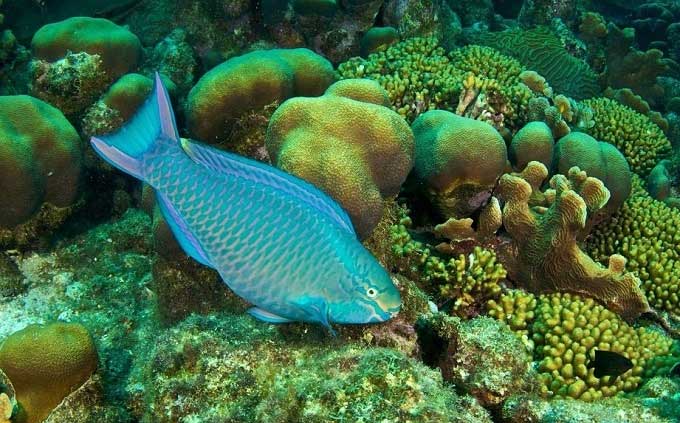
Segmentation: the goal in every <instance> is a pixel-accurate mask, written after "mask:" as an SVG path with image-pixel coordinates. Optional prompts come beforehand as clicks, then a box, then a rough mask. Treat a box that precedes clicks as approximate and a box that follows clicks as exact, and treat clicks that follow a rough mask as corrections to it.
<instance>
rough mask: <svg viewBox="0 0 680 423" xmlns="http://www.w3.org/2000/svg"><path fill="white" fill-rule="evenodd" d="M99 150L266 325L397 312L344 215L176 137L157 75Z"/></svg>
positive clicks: (255, 169) (305, 187)
mask: <svg viewBox="0 0 680 423" xmlns="http://www.w3.org/2000/svg"><path fill="white" fill-rule="evenodd" d="M91 143H92V146H93V147H94V149H95V150H96V151H97V152H98V153H99V154H100V155H101V156H102V157H103V158H105V159H106V160H107V161H108V162H110V163H111V164H113V165H114V166H116V167H118V168H119V169H121V170H123V171H125V172H127V173H129V174H131V175H133V176H135V177H137V178H139V179H141V180H143V181H145V182H146V183H148V184H149V185H151V187H153V188H154V190H155V191H156V196H157V199H158V204H159V207H160V209H161V212H162V213H163V215H164V217H165V219H166V221H167V222H168V224H169V225H170V228H171V229H172V231H173V234H174V235H175V237H176V238H177V240H178V241H179V243H180V245H181V246H182V248H183V249H184V251H186V252H187V253H188V254H189V255H190V256H192V257H194V258H195V259H196V260H198V261H199V262H201V263H203V264H205V265H207V266H210V267H212V268H214V269H216V270H217V271H218V272H219V273H220V275H221V277H222V278H223V280H224V281H225V283H226V284H227V285H228V286H229V287H230V288H231V289H232V290H233V291H234V292H235V293H236V294H237V295H239V296H240V297H242V298H244V299H245V300H247V301H249V302H250V303H252V304H253V305H254V306H255V308H253V309H251V310H250V312H251V314H253V315H254V316H255V317H258V318H260V319H262V320H266V321H269V322H274V323H280V322H288V321H305V322H318V323H321V324H323V325H325V326H327V327H330V323H372V322H382V321H385V320H388V319H389V318H391V317H392V316H394V315H395V314H396V313H397V312H398V310H399V308H400V305H401V299H400V296H399V292H398V290H397V289H396V288H395V287H394V285H393V283H392V281H391V278H390V277H389V274H388V273H387V272H386V271H385V269H383V268H382V266H380V264H379V263H378V262H377V261H376V260H375V258H374V257H373V256H372V255H371V254H370V253H369V252H368V251H367V250H366V249H365V248H364V247H363V245H361V243H360V242H359V241H358V240H357V238H356V235H355V233H354V230H353V227H352V224H351V221H350V220H349V217H348V216H347V214H346V213H345V211H344V210H343V209H342V208H341V207H340V206H339V205H338V204H337V203H335V202H334V201H333V200H332V199H331V198H330V197H328V196H327V195H325V194H324V193H323V192H321V191H320V190H318V189H316V188H315V187H313V186H312V185H311V184H309V183H307V182H305V181H303V180H301V179H299V178H296V177H294V176H292V175H289V174H287V173H285V172H283V171H280V170H278V169H276V168H273V167H271V166H267V165H265V164H262V163H259V162H256V161H253V160H249V159H246V158H244V157H241V156H238V155H235V154H230V153H226V152H222V151H219V150H216V149H213V148H210V147H207V146H204V145H201V144H199V143H196V142H194V141H189V140H183V139H180V137H179V135H178V133H177V129H176V126H175V122H174V115H173V113H172V108H171V105H170V102H169V100H168V96H167V92H166V91H165V89H164V87H163V85H162V83H161V82H160V79H159V78H158V76H157V77H156V81H155V84H154V90H153V92H152V94H151V95H150V97H149V99H148V100H147V101H146V102H145V103H144V105H143V106H142V107H141V108H140V110H139V111H138V112H137V114H136V115H135V116H134V117H133V118H132V119H131V121H130V122H129V123H127V124H126V125H125V126H124V127H123V128H122V129H121V130H119V131H118V132H116V133H113V134H110V135H107V136H104V137H101V138H92V140H91Z"/></svg>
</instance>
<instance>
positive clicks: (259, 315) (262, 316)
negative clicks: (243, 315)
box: [248, 307, 292, 323]
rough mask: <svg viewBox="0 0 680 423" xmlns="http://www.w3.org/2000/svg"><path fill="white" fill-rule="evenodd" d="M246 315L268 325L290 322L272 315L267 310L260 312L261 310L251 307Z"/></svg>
mask: <svg viewBox="0 0 680 423" xmlns="http://www.w3.org/2000/svg"><path fill="white" fill-rule="evenodd" d="M248 314H250V315H251V316H253V317H254V318H256V319H258V320H262V321H263V322H268V323H290V322H292V320H290V319H286V318H285V317H281V316H277V315H276V314H274V313H270V312H268V311H267V310H262V309H261V308H257V307H252V308H250V309H248Z"/></svg>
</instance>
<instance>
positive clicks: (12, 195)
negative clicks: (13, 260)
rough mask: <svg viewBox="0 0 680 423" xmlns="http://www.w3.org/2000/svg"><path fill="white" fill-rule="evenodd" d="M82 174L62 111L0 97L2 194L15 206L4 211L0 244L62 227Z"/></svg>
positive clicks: (0, 214) (24, 98)
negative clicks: (44, 205) (19, 226)
mask: <svg viewBox="0 0 680 423" xmlns="http://www.w3.org/2000/svg"><path fill="white" fill-rule="evenodd" d="M80 174H81V152H80V138H79V137H78V134H77V133H76V131H75V129H74V128H73V127H72V126H71V124H70V123H69V122H68V121H67V120H66V119H65V118H64V115H62V114H61V112H60V111H59V110H57V109H55V108H54V107H52V106H50V105H49V104H47V103H44V102H43V101H41V100H38V99H36V98H33V97H29V96H4V97H0V190H1V191H2V192H3V193H4V194H3V195H5V196H6V197H5V198H7V199H8V201H11V206H10V207H2V208H0V244H2V245H5V246H7V245H12V244H14V243H15V242H16V241H17V240H20V239H22V238H23V239H26V238H31V235H33V234H31V232H35V235H38V234H40V233H49V232H50V231H51V229H53V228H54V227H56V226H58V225H59V224H60V223H61V222H62V221H63V219H64V217H65V215H67V214H68V210H67V209H68V208H69V207H70V206H72V205H73V204H74V203H75V201H76V200H77V196H78V192H79V180H80ZM43 204H48V205H47V206H46V207H47V210H45V212H44V213H43V211H41V206H43ZM50 208H58V209H62V210H63V212H62V213H59V211H58V210H55V211H54V212H50V210H49V209H50ZM31 219H34V221H33V223H34V224H33V225H31V222H28V221H29V220H31ZM27 222H28V223H27ZM19 224H24V225H27V226H24V227H23V228H17V225H19ZM31 229H33V230H31ZM23 232H28V233H29V236H27V237H24V236H22V234H21V233H23Z"/></svg>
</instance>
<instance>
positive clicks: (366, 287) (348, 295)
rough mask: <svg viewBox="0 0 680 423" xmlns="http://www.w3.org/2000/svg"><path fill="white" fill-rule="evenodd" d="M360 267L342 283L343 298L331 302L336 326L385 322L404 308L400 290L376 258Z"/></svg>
mask: <svg viewBox="0 0 680 423" xmlns="http://www.w3.org/2000/svg"><path fill="white" fill-rule="evenodd" d="M367 254H368V253H367ZM360 264H363V265H361V266H357V268H356V269H355V270H354V271H353V272H348V274H347V275H346V276H345V277H343V279H342V280H341V282H340V283H341V285H342V288H343V289H342V291H343V293H344V295H343V298H339V299H334V300H331V301H329V317H330V320H331V321H332V322H334V323H344V324H363V323H379V322H384V321H387V320H389V319H391V318H392V317H394V316H396V315H397V313H398V312H399V309H400V308H401V296H400V295H399V290H398V289H397V287H396V286H394V283H393V282H392V278H390V275H389V273H387V271H386V270H385V269H384V268H383V267H382V266H381V265H380V264H379V263H378V262H377V261H376V260H375V259H374V258H373V257H372V256H371V257H370V259H367V260H365V262H364V263H360Z"/></svg>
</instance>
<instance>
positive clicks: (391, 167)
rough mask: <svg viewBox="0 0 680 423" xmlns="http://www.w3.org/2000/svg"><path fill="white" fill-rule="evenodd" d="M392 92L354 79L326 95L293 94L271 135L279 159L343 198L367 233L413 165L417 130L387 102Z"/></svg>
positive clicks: (272, 152) (276, 117)
mask: <svg viewBox="0 0 680 423" xmlns="http://www.w3.org/2000/svg"><path fill="white" fill-rule="evenodd" d="M346 84H351V85H350V86H348V85H346ZM334 92H337V93H339V94H341V95H336V94H334ZM385 95H386V94H385V93H384V90H383V89H382V88H381V87H380V85H378V84H377V83H375V82H372V81H371V82H370V83H367V82H366V81H362V80H353V81H352V82H342V83H341V85H340V86H339V87H333V86H331V88H329V91H328V92H327V93H326V94H325V95H323V96H321V97H316V98H307V97H295V98H292V99H290V100H288V101H286V102H285V103H284V104H282V105H281V106H280V107H279V108H278V109H277V110H276V112H275V113H274V115H273V116H272V118H271V121H270V123H269V127H268V129H267V136H266V140H265V144H266V147H267V151H268V152H269V155H270V157H271V159H272V162H273V163H274V164H275V165H276V166H277V167H279V168H281V169H283V170H286V171H288V172H290V173H293V174H295V175H297V176H299V177H301V178H303V179H305V180H307V181H309V182H311V183H313V184H314V185H316V186H318V187H320V188H321V189H323V190H324V191H325V192H326V193H328V194H329V195H330V196H331V197H333V198H334V199H335V200H336V201H338V202H339V203H340V205H341V206H342V207H343V208H344V209H345V210H347V212H348V213H349V215H350V217H351V218H352V222H353V224H354V227H355V229H356V231H357V233H358V234H359V236H360V237H366V236H368V235H369V234H370V233H371V231H372V230H373V228H375V226H376V225H377V223H378V221H379V220H380V217H381V216H382V214H383V207H384V201H385V199H388V198H391V197H394V196H396V194H397V193H398V192H399V189H400V187H401V184H402V183H403V182H404V180H405V179H406V176H407V175H408V173H409V172H410V170H411V168H412V166H413V134H412V132H411V130H410V128H409V127H408V124H407V123H406V122H405V121H404V120H403V119H402V118H401V117H400V116H399V115H398V114H396V113H395V112H393V111H392V110H390V109H389V108H387V107H384V106H382V104H383V103H384V98H385ZM354 98H356V99H362V100H364V101H357V100H354ZM367 101H378V102H379V103H378V104H375V103H372V102H367Z"/></svg>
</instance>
